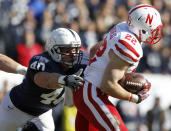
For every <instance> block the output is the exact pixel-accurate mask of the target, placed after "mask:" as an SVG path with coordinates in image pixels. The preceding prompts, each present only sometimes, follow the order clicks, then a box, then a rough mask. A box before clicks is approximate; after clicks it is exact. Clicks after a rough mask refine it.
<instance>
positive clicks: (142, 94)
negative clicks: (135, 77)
mask: <svg viewBox="0 0 171 131" xmlns="http://www.w3.org/2000/svg"><path fill="white" fill-rule="evenodd" d="M148 96H149V94H148V89H143V90H142V91H140V92H139V93H138V101H137V102H136V103H137V104H138V103H140V102H142V101H143V100H145V99H147V97H148Z"/></svg>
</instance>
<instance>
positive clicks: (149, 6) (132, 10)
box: [129, 5, 156, 15]
mask: <svg viewBox="0 0 171 131" xmlns="http://www.w3.org/2000/svg"><path fill="white" fill-rule="evenodd" d="M142 7H151V8H154V7H153V6H150V5H141V6H138V7H136V8H134V9H132V10H131V11H130V12H129V15H130V14H131V13H132V12H134V11H135V10H137V9H139V8H142ZM154 9H155V10H156V8H154Z"/></svg>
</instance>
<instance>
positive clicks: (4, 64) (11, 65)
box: [0, 54, 27, 75]
mask: <svg viewBox="0 0 171 131" xmlns="http://www.w3.org/2000/svg"><path fill="white" fill-rule="evenodd" d="M0 70H2V71H5V72H8V73H18V74H22V75H24V74H25V73H26V72H27V67H24V66H22V65H20V64H19V63H17V62H16V61H14V60H12V59H11V58H9V57H8V56H5V55H3V54H0Z"/></svg>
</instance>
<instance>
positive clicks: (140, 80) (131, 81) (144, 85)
mask: <svg viewBox="0 0 171 131" xmlns="http://www.w3.org/2000/svg"><path fill="white" fill-rule="evenodd" d="M118 83H119V84H120V85H121V86H122V87H123V88H124V89H126V90H127V91H129V92H131V93H133V94H137V93H138V92H139V91H141V90H143V89H148V90H150V88H151V83H150V82H149V81H148V80H147V79H146V78H145V77H144V76H143V75H142V74H140V73H126V74H125V75H124V77H123V78H122V79H121V80H119V82H118Z"/></svg>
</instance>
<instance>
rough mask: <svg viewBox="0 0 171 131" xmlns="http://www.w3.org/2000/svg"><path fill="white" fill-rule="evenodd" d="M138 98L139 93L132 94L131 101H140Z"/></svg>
mask: <svg viewBox="0 0 171 131" xmlns="http://www.w3.org/2000/svg"><path fill="white" fill-rule="evenodd" d="M138 99H139V97H138V95H136V94H132V101H131V102H133V103H137V102H138Z"/></svg>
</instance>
